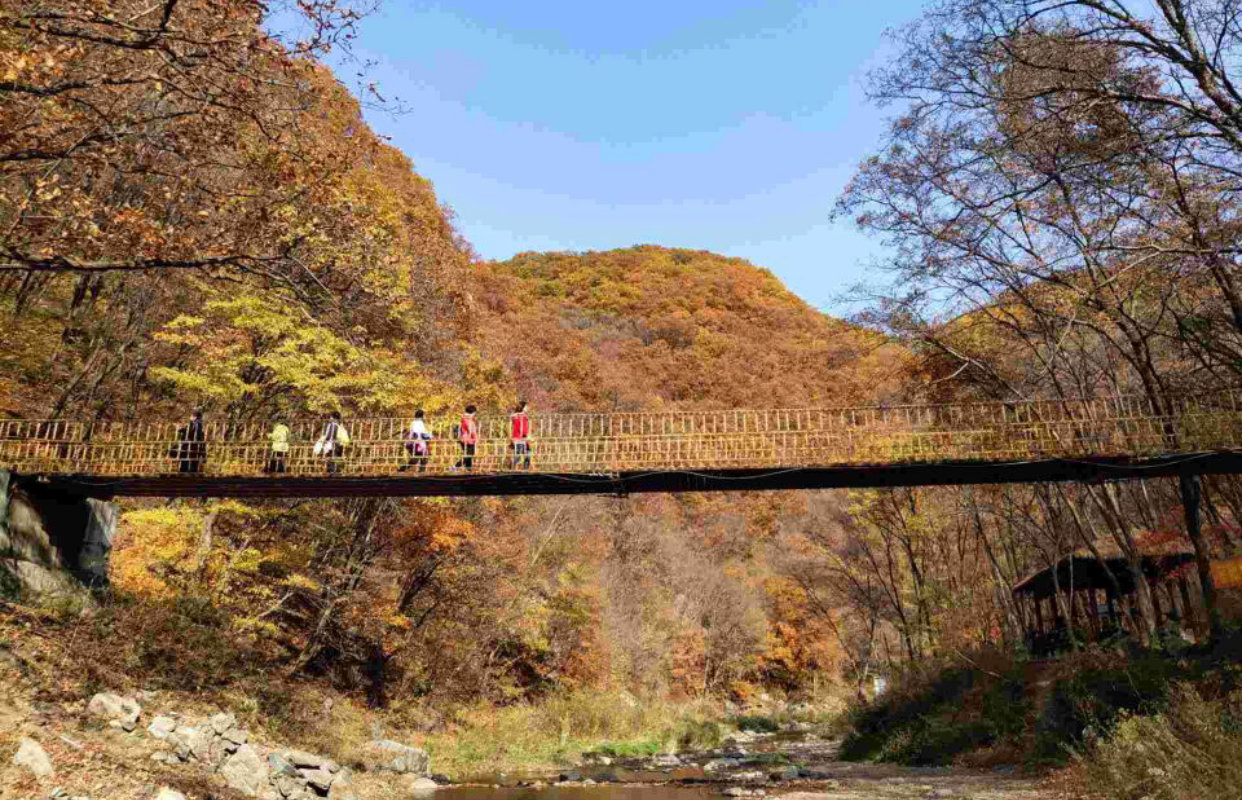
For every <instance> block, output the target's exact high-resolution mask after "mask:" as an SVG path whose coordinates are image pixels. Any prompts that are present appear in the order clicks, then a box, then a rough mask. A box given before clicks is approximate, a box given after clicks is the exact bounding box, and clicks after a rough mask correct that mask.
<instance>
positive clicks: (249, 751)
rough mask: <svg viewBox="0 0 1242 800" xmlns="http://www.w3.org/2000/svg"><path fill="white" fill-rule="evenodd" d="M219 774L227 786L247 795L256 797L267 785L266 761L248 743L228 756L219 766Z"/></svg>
mask: <svg viewBox="0 0 1242 800" xmlns="http://www.w3.org/2000/svg"><path fill="white" fill-rule="evenodd" d="M220 774H221V775H222V776H223V777H224V781H225V783H227V784H228V785H229V788H231V789H236V790H237V791H239V792H241V793H242V794H244V795H246V796H248V797H258V796H259V793H260V792H261V791H262V790H263V789H265V788H266V787H267V777H268V773H267V761H266V760H265V759H264V758H263V757H262V756H260V755H259V751H258V750H256V749H254V748H253V747H251V746H250V745H248V744H244V745H242V746H241V747H240V748H238V750H237V752H236V753H234V754H233V755H231V756H229V757H228V760H226V761H225V762H224V765H223V766H222V767H221V768H220Z"/></svg>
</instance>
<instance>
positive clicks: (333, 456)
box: [315, 411, 350, 475]
mask: <svg viewBox="0 0 1242 800" xmlns="http://www.w3.org/2000/svg"><path fill="white" fill-rule="evenodd" d="M349 443H350V438H349V429H348V428H346V427H345V425H344V424H343V423H342V422H341V412H339V411H333V412H332V416H331V417H330V418H329V419H328V424H327V425H325V426H324V429H323V435H322V436H320V437H319V441H318V442H316V443H315V454H316V455H322V456H324V457H325V458H327V460H328V474H329V475H336V474H338V473H340V471H341V457H342V456H344V455H345V448H346V447H348V446H349Z"/></svg>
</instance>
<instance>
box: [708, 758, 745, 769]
mask: <svg viewBox="0 0 1242 800" xmlns="http://www.w3.org/2000/svg"><path fill="white" fill-rule="evenodd" d="M740 766H742V762H741V760H740V759H736V758H714V759H712V760H711V761H708V762H707V763H706V764H704V765H703V771H704V772H720V771H721V770H726V769H737V768H738V767H740Z"/></svg>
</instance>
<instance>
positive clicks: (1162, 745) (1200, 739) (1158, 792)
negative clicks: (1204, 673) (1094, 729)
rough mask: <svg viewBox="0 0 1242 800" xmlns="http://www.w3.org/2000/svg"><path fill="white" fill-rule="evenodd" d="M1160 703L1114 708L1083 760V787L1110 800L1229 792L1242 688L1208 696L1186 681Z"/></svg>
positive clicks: (1203, 797)
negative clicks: (1101, 737) (1141, 710)
mask: <svg viewBox="0 0 1242 800" xmlns="http://www.w3.org/2000/svg"><path fill="white" fill-rule="evenodd" d="M1169 696H1170V699H1171V702H1170V703H1169V704H1168V708H1167V710H1166V711H1164V712H1163V713H1160V714H1156V715H1154V716H1146V717H1144V716H1139V715H1137V714H1135V713H1133V712H1123V713H1121V714H1120V716H1119V719H1118V722H1117V725H1116V728H1115V731H1114V732H1113V735H1112V736H1111V737H1110V738H1109V739H1107V740H1106V741H1104V742H1102V743H1100V744H1099V745H1098V746H1097V747H1096V748H1095V749H1094V751H1093V752H1092V753H1091V754H1090V755H1089V756H1088V757H1086V758H1084V759H1083V763H1084V765H1085V767H1086V771H1087V782H1088V785H1089V788H1090V789H1091V790H1092V791H1094V792H1096V793H1098V794H1100V795H1102V796H1103V797H1106V798H1109V800H1140V798H1149V800H1234V799H1235V798H1237V797H1238V791H1239V787H1240V786H1242V756H1240V754H1242V693H1234V694H1232V695H1229V696H1227V697H1225V698H1223V699H1222V700H1218V701H1214V702H1212V701H1208V700H1206V699H1204V698H1203V696H1202V695H1200V694H1199V692H1197V691H1196V690H1195V689H1194V688H1193V687H1191V686H1190V685H1188V684H1177V685H1176V686H1174V687H1173V688H1172V689H1171V691H1170V692H1169Z"/></svg>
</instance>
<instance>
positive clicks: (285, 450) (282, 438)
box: [265, 419, 291, 475]
mask: <svg viewBox="0 0 1242 800" xmlns="http://www.w3.org/2000/svg"><path fill="white" fill-rule="evenodd" d="M268 438H269V439H271V440H272V455H271V458H269V459H268V461H267V469H266V470H265V472H269V473H271V474H273V475H283V474H284V473H285V472H286V470H288V461H289V439H290V438H291V434H290V432H289V424H288V423H287V422H285V420H284V419H279V420H277V421H276V426H275V427H274V428H272V432H271V433H270V434H268Z"/></svg>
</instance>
